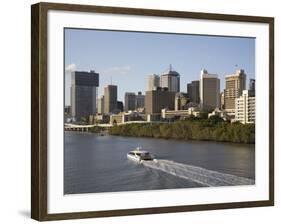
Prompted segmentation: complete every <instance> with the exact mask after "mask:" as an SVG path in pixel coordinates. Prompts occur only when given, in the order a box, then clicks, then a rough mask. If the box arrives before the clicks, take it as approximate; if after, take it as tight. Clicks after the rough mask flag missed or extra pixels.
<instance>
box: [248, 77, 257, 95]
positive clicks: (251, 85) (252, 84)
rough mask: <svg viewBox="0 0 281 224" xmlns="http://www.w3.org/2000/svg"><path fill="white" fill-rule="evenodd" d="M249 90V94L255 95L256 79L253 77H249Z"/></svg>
mask: <svg viewBox="0 0 281 224" xmlns="http://www.w3.org/2000/svg"><path fill="white" fill-rule="evenodd" d="M249 90H250V91H251V94H253V95H256V80H255V79H250V81H249Z"/></svg>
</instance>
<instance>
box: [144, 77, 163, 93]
mask: <svg viewBox="0 0 281 224" xmlns="http://www.w3.org/2000/svg"><path fill="white" fill-rule="evenodd" d="M158 87H160V77H159V75H156V74H153V75H149V76H148V80H147V91H152V90H156V89H157V88H158Z"/></svg>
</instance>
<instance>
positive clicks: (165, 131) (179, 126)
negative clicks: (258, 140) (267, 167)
mask: <svg viewBox="0 0 281 224" xmlns="http://www.w3.org/2000/svg"><path fill="white" fill-rule="evenodd" d="M109 134H111V135H122V136H134V137H151V138H165V139H180V140H204V141H221V142H234V143H248V144H251V143H255V125H254V124H241V123H238V122H236V123H229V122H225V121H224V120H222V119H221V118H219V117H217V116H212V117H210V118H209V119H202V118H201V119H198V118H190V119H187V120H178V121H175V122H172V123H143V124H125V125H119V126H117V125H115V126H113V127H111V128H110V129H109Z"/></svg>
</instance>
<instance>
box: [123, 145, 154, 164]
mask: <svg viewBox="0 0 281 224" xmlns="http://www.w3.org/2000/svg"><path fill="white" fill-rule="evenodd" d="M127 158H128V159H130V160H133V161H136V162H139V163H141V162H143V161H145V160H155V159H154V157H153V156H152V155H151V154H150V153H149V152H148V151H144V150H141V147H137V148H136V149H135V150H132V151H130V152H128V153H127Z"/></svg>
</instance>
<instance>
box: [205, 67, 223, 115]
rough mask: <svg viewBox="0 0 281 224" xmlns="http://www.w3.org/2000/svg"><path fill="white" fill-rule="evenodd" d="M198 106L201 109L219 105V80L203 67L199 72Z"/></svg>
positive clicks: (209, 108)
mask: <svg viewBox="0 0 281 224" xmlns="http://www.w3.org/2000/svg"><path fill="white" fill-rule="evenodd" d="M200 106H201V109H203V110H211V109H215V108H219V107H220V80H219V79H218V76H217V75H216V74H208V72H207V70H205V69H203V70H201V74H200Z"/></svg>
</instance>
